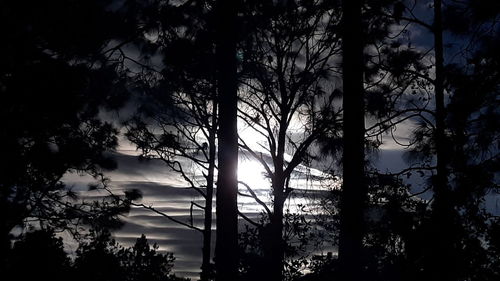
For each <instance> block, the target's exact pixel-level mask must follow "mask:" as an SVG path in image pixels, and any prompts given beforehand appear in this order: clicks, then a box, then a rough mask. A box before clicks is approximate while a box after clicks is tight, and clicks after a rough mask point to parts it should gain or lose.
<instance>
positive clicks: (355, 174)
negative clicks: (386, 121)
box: [339, 0, 367, 281]
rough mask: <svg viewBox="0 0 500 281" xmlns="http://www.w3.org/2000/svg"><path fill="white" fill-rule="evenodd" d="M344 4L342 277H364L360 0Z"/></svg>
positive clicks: (346, 280)
mask: <svg viewBox="0 0 500 281" xmlns="http://www.w3.org/2000/svg"><path fill="white" fill-rule="evenodd" d="M342 6H343V39H342V40H343V41H342V42H343V45H342V49H343V63H342V69H343V89H344V96H343V109H344V113H343V114H344V124H343V131H344V140H343V148H344V155H343V179H342V181H343V186H342V200H341V210H340V241H339V277H340V280H342V281H360V280H363V279H362V238H363V213H364V207H365V201H366V197H367V188H366V183H365V180H364V177H365V175H364V160H365V159H364V133H365V123H364V99H363V41H362V34H363V29H362V21H361V20H362V18H361V7H362V5H361V1H360V0H344V1H343V3H342Z"/></svg>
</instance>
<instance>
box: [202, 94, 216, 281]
mask: <svg viewBox="0 0 500 281" xmlns="http://www.w3.org/2000/svg"><path fill="white" fill-rule="evenodd" d="M215 97H216V96H214V101H213V103H212V104H213V110H212V127H211V128H209V129H210V132H209V139H208V150H209V151H208V161H209V163H208V175H207V191H206V196H207V197H206V198H205V210H204V211H205V217H204V228H203V249H202V252H203V256H202V263H201V274H200V280H201V281H208V280H209V278H210V273H211V266H210V257H211V255H210V253H211V249H212V247H211V245H212V211H213V210H212V200H213V193H214V178H215V161H216V159H215V155H216V153H217V147H216V130H217V106H218V105H217V102H216V100H215Z"/></svg>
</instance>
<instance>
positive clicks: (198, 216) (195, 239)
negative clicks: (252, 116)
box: [65, 4, 500, 280]
mask: <svg viewBox="0 0 500 281" xmlns="http://www.w3.org/2000/svg"><path fill="white" fill-rule="evenodd" d="M426 5H427V4H422V6H420V7H419V8H418V10H417V13H418V14H419V15H422V16H423V18H429V15H430V14H426V11H429V10H428V9H427V8H426ZM409 30H410V33H409V36H410V37H411V39H412V41H413V43H414V44H415V46H416V47H417V48H422V49H424V48H429V46H431V45H432V41H431V40H430V39H431V38H430V37H429V34H428V33H427V34H426V33H425V32H422V29H420V28H418V29H416V28H411V27H410V29H409ZM130 110H131V108H127V109H126V110H125V111H130ZM122 117H123V116H122ZM103 118H104V119H107V120H113V119H114V118H115V117H112V116H104V117H103ZM367 123H368V124H369V123H370V120H367ZM239 127H240V131H239V133H240V134H241V136H242V137H243V138H244V139H245V140H248V139H251V138H252V136H255V134H254V133H252V132H251V131H248V128H245V126H242V123H240V124H239ZM413 128H414V125H413V124H412V122H411V121H409V122H406V123H403V124H400V125H398V129H397V131H396V138H397V139H398V140H400V141H405V140H406V141H407V140H408V138H409V136H410V135H411V132H412V129H413ZM257 141H259V140H257V139H254V140H253V142H254V143H256V142H257ZM383 141H384V142H383V145H382V146H381V147H380V150H379V151H378V152H377V153H375V154H373V155H371V156H370V157H371V158H372V160H373V163H374V165H375V166H376V168H377V169H379V170H380V171H382V172H398V171H400V170H402V169H404V168H406V167H408V163H406V162H405V161H404V157H403V156H404V153H405V149H404V148H402V147H401V146H399V145H397V144H396V143H395V142H394V141H393V140H392V138H391V137H390V136H385V137H384V138H383ZM137 155H138V152H137V151H136V150H135V147H134V146H133V145H132V144H130V143H128V142H127V141H126V140H124V139H121V141H120V146H119V148H118V152H117V154H116V155H115V156H116V160H117V162H118V169H117V170H115V171H112V172H109V173H108V174H107V176H108V177H109V178H110V179H111V186H112V187H113V189H114V190H115V191H116V192H117V193H120V192H122V191H123V190H126V189H132V188H136V189H139V190H141V192H142V194H143V199H142V201H141V202H142V203H144V204H146V205H151V206H153V207H155V208H156V209H158V210H159V211H162V212H165V213H167V214H168V215H170V216H174V217H175V218H177V219H179V220H183V221H188V220H189V209H190V206H191V202H193V201H194V202H196V203H198V204H201V205H203V201H202V200H201V198H200V196H199V194H198V193H197V192H196V191H194V190H192V189H189V188H187V187H186V186H187V184H186V183H185V182H184V181H183V180H182V179H181V178H180V177H179V175H177V174H176V173H175V172H172V171H171V170H170V169H169V168H168V167H166V165H164V164H163V163H161V162H160V161H157V160H151V161H139V160H138V157H137ZM184 164H186V165H189V164H188V163H184ZM239 166H240V168H239V170H238V176H239V179H240V180H242V181H244V182H246V183H248V184H249V185H250V186H252V187H253V188H254V191H255V192H256V193H257V194H258V195H259V197H260V198H261V199H262V200H263V201H265V202H270V196H269V190H270V189H269V180H268V179H266V178H265V177H264V176H263V172H264V170H263V168H262V166H261V165H260V164H259V163H258V162H256V161H254V160H251V157H249V156H248V155H245V154H244V153H242V154H241V155H240V163H239ZM316 168H319V166H318V167H305V166H299V167H298V168H297V171H298V172H297V173H295V180H294V181H293V182H292V186H294V187H295V188H298V189H303V190H309V191H314V190H315V191H318V190H321V191H327V190H328V188H336V187H338V182H332V181H330V182H328V183H326V184H325V182H322V183H318V182H311V181H308V180H307V179H306V177H305V176H304V175H305V174H303V173H301V172H305V171H308V172H310V173H311V174H313V175H316V176H319V177H321V176H325V177H326V175H325V174H323V173H322V172H321V171H320V170H319V169H316ZM88 181H89V179H88V178H85V177H80V176H77V175H68V176H67V177H66V178H65V182H66V183H67V184H68V185H70V186H71V185H74V186H80V187H81V188H82V189H83V188H84V186H85V185H86V184H87V183H88ZM408 181H409V182H410V183H411V184H412V189H411V191H412V192H418V191H421V190H422V189H423V186H424V182H423V180H422V179H421V178H418V177H416V176H412V177H410V178H409V179H408ZM431 196H432V194H431V193H430V192H429V193H424V194H422V195H421V197H422V198H423V199H430V197H431ZM305 197H308V196H304V193H301V192H298V193H297V196H295V197H294V199H292V200H290V201H289V203H288V205H287V206H288V207H289V208H291V209H292V211H293V210H294V208H295V207H296V206H297V205H298V204H302V203H304V202H306V201H305V200H306V199H305ZM308 198H309V197H308ZM238 200H239V203H238V206H239V209H240V211H242V212H243V213H245V214H246V215H247V216H249V217H250V218H258V216H259V214H260V212H261V211H262V207H261V206H259V205H258V204H257V203H256V202H255V201H254V200H252V199H248V198H244V197H241V196H240V197H239V199H238ZM499 202H500V200H499V198H498V196H490V197H488V198H487V202H486V205H487V208H488V210H489V211H491V212H493V213H496V214H499V213H500V203H499ZM309 203H310V202H309ZM315 204H317V202H316V203H315V202H313V203H312V204H309V205H310V206H311V207H310V208H311V210H310V211H311V212H312V211H313V210H314V207H315V206H316V205H315ZM214 206H215V204H214ZM202 215H203V214H202V211H201V210H200V209H198V210H197V209H196V208H194V221H195V223H198V224H199V225H200V226H201V224H202V219H203V216H202ZM214 216H215V209H214ZM123 220H124V222H125V225H124V227H123V228H122V229H120V230H118V231H116V232H115V233H114V235H115V238H116V240H117V241H118V242H120V243H121V244H123V245H125V246H131V245H132V244H133V243H134V242H135V240H136V239H137V238H138V237H140V235H141V234H145V235H146V236H147V238H148V240H149V241H150V242H152V243H157V244H158V245H159V250H160V251H168V252H173V253H174V255H175V257H176V262H175V266H174V272H175V273H176V274H177V275H180V276H185V277H190V278H192V279H193V280H196V279H197V278H198V277H199V275H198V274H199V267H200V266H201V247H202V235H201V233H199V232H197V231H195V230H191V229H188V228H186V227H184V226H181V225H179V224H176V223H175V222H172V221H170V220H168V219H166V218H164V217H162V216H160V215H158V214H155V213H153V212H151V211H149V210H145V209H143V208H140V207H134V208H132V210H131V211H130V213H129V214H128V215H126V216H124V217H123ZM240 222H243V220H242V219H240ZM242 225H243V223H240V226H242ZM213 228H215V222H214V223H213ZM212 238H213V241H212V242H213V243H212V244H215V233H214V235H212ZM68 247H72V246H71V245H69V246H68ZM73 247H74V246H73ZM74 250H76V249H74Z"/></svg>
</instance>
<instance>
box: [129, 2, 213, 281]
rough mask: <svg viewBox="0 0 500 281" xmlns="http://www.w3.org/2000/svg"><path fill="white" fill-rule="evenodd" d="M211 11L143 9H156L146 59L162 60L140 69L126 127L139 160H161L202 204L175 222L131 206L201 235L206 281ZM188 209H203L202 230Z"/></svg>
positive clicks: (164, 6) (202, 5)
mask: <svg viewBox="0 0 500 281" xmlns="http://www.w3.org/2000/svg"><path fill="white" fill-rule="evenodd" d="M212 6H213V3H211V2H210V1H208V2H206V1H187V2H185V3H182V4H181V5H172V4H171V3H154V4H152V6H151V7H149V6H147V7H145V8H143V9H144V10H148V9H154V10H157V13H155V14H154V15H152V16H151V15H149V14H147V13H145V12H144V14H145V16H144V19H143V21H148V22H152V24H151V25H152V26H154V27H155V28H156V30H158V31H159V35H158V37H157V38H156V39H155V40H154V42H153V43H154V44H155V46H157V47H155V48H152V51H151V56H161V58H162V61H161V63H156V64H155V62H150V63H149V64H148V65H147V66H148V67H147V68H146V69H144V77H142V79H141V83H142V85H141V86H140V88H139V89H140V90H141V91H142V92H143V93H144V94H143V95H142V96H141V100H140V102H141V108H140V110H139V112H138V114H137V115H136V116H135V117H134V118H133V119H132V120H130V121H129V122H128V124H127V127H128V132H127V137H128V139H129V140H131V141H132V142H133V143H135V144H136V145H137V148H138V149H140V150H141V151H142V156H143V157H144V158H146V159H160V160H162V161H163V162H164V163H165V164H167V165H168V166H169V167H170V168H171V169H172V170H173V171H176V172H177V173H179V174H180V176H181V177H182V178H183V179H184V180H185V181H186V182H187V183H188V185H189V186H190V187H191V188H193V189H194V190H195V191H196V192H198V193H199V194H200V196H201V197H202V200H203V201H204V205H203V206H202V205H200V204H199V203H196V202H194V201H193V202H192V203H191V208H190V210H191V213H190V216H191V218H190V220H189V222H180V221H178V220H177V219H175V218H173V217H172V216H169V215H168V214H166V213H162V212H160V211H158V210H157V209H155V208H154V206H145V205H143V204H137V203H134V204H135V205H139V206H141V205H142V206H143V207H146V208H148V209H151V210H154V211H155V212H157V213H160V214H162V215H163V216H165V217H167V218H169V219H171V220H173V221H175V222H177V223H181V224H182V225H185V226H187V227H189V228H191V229H195V230H198V231H200V232H202V234H203V249H202V266H201V268H202V272H201V279H202V280H208V279H209V278H211V274H212V271H213V268H212V265H211V238H212V222H213V219H212V212H213V207H212V205H213V192H214V184H215V172H216V145H217V143H216V141H217V140H216V133H217V123H218V112H217V111H218V104H217V102H216V83H215V69H214V62H215V53H214V52H215V50H214V45H215V42H214V38H213V33H214V30H213V17H214V11H213V7H212ZM173 15H177V16H176V17H173ZM179 15H183V17H178V16H179ZM164 17H168V20H166V19H165V18H164ZM155 28H153V27H152V28H151V29H152V30H155ZM199 178H202V180H199ZM193 208H201V209H202V211H203V213H204V223H203V228H200V227H198V226H196V225H195V224H194V218H193Z"/></svg>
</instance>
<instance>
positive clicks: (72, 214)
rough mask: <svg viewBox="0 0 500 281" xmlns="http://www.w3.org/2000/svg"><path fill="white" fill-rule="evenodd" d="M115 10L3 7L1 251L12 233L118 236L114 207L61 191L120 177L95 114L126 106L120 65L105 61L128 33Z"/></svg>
mask: <svg viewBox="0 0 500 281" xmlns="http://www.w3.org/2000/svg"><path fill="white" fill-rule="evenodd" d="M109 5H110V2H108V1H86V2H75V1H64V0H61V1H52V2H50V3H47V4H42V3H39V2H37V1H29V2H25V3H23V4H21V3H19V2H15V1H4V2H2V3H1V4H0V9H1V11H2V19H1V24H2V34H3V37H4V42H5V44H2V47H0V51H1V55H0V56H1V58H2V61H3V62H4V63H2V65H1V67H0V73H1V74H0V85H1V87H0V91H1V95H2V98H3V99H4V100H3V102H2V104H1V105H0V118H1V119H2V120H4V123H5V125H4V126H1V129H0V139H1V140H0V144H1V145H2V146H3V147H8V148H9V149H8V150H7V152H6V154H5V155H4V157H3V158H2V162H1V167H0V169H1V171H2V177H1V182H0V202H1V204H0V205H1V207H0V208H1V210H0V211H1V215H0V216H1V226H0V232H1V234H0V235H1V239H2V246H3V247H5V245H7V244H8V239H9V233H10V232H11V230H12V229H13V228H14V227H16V226H23V225H25V223H26V222H33V221H37V222H39V223H41V224H49V225H52V226H54V227H57V228H72V226H75V225H78V224H81V223H82V222H87V223H90V222H95V223H98V222H101V223H104V222H107V223H111V224H114V225H115V226H117V217H116V215H117V214H118V213H120V212H123V211H126V210H127V206H125V205H123V204H119V203H118V202H116V201H113V200H105V201H102V202H101V203H97V202H90V201H88V202H87V201H81V200H78V199H77V196H76V195H77V193H76V192H74V191H72V190H71V189H70V188H69V187H67V186H65V184H64V183H63V181H62V178H63V176H64V175H65V174H67V173H79V174H89V175H91V176H93V177H95V178H96V179H98V180H101V179H102V172H103V171H104V170H109V169H113V168H115V167H116V164H115V163H114V161H113V160H112V159H111V158H110V155H109V154H108V153H107V152H109V151H111V150H112V149H113V148H114V147H115V146H116V145H117V138H116V134H117V130H116V129H115V128H114V127H113V126H112V125H111V124H110V123H109V122H105V121H103V120H102V119H100V118H99V111H100V110H101V109H103V108H107V109H115V108H118V107H119V106H121V105H122V104H123V102H124V100H125V97H126V96H127V90H126V87H125V85H126V75H124V73H123V72H121V71H120V70H123V65H122V64H120V63H117V62H114V61H112V60H110V59H109V57H108V56H107V51H106V49H107V47H108V46H109V44H111V41H112V40H113V39H120V38H122V35H123V33H126V32H125V31H124V30H125V29H126V28H125V27H120V28H118V26H119V25H118V24H117V23H118V22H119V18H120V16H119V14H118V13H117V12H114V11H113V10H112V9H110V8H109ZM89 15H91V16H90V17H89ZM122 32H123V33H122ZM73 229H74V228H73ZM74 233H75V234H76V232H74Z"/></svg>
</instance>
